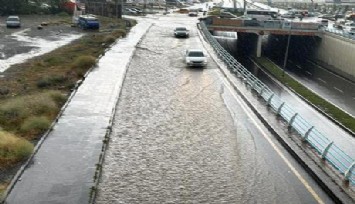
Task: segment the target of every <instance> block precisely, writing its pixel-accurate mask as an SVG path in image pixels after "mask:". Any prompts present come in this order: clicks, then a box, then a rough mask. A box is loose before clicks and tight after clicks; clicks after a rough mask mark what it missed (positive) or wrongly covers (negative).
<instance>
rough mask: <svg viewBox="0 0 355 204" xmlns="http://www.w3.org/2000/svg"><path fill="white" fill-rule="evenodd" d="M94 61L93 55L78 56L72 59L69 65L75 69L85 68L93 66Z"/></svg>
mask: <svg viewBox="0 0 355 204" xmlns="http://www.w3.org/2000/svg"><path fill="white" fill-rule="evenodd" d="M95 63H96V59H95V57H93V56H80V57H78V58H76V59H75V60H74V62H73V63H72V66H71V67H73V68H75V69H80V70H83V69H85V70H86V69H89V68H91V67H92V66H94V65H95Z"/></svg>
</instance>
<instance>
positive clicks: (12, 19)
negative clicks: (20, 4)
mask: <svg viewBox="0 0 355 204" xmlns="http://www.w3.org/2000/svg"><path fill="white" fill-rule="evenodd" d="M7 20H8V21H18V20H19V19H18V18H8V19H7Z"/></svg>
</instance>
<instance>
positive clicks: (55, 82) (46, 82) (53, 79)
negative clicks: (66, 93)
mask: <svg viewBox="0 0 355 204" xmlns="http://www.w3.org/2000/svg"><path fill="white" fill-rule="evenodd" d="M67 80H68V79H67V78H66V77H65V76H58V75H54V76H49V77H44V78H41V79H40V80H38V81H37V87H38V88H47V87H51V86H59V85H61V84H63V83H64V82H66V81H67Z"/></svg>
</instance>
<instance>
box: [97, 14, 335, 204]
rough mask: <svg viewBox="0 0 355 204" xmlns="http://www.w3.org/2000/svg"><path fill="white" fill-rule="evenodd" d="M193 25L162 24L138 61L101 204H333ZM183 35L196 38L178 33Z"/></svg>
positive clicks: (182, 18)
mask: <svg viewBox="0 0 355 204" xmlns="http://www.w3.org/2000/svg"><path fill="white" fill-rule="evenodd" d="M196 22H197V19H196V18H193V17H187V16H186V15H179V14H170V15H169V16H166V17H161V18H160V19H159V20H158V19H157V20H156V22H155V23H154V25H153V26H152V27H151V28H150V30H149V32H148V33H147V34H146V35H145V37H144V38H143V40H142V41H141V43H140V44H139V45H138V46H137V51H136V52H135V55H134V56H133V58H132V61H131V63H130V66H129V68H128V71H127V74H126V78H125V81H124V85H123V88H122V92H121V95H120V99H119V102H118V104H117V106H116V113H115V119H114V125H113V128H112V129H113V130H112V134H111V139H110V142H109V147H108V149H107V152H106V157H105V162H104V164H103V174H102V178H101V181H100V184H99V188H98V196H97V199H96V203H98V204H104V203H105V204H106V203H332V201H331V200H330V199H329V198H328V196H327V195H326V194H325V193H324V192H323V191H322V190H321V189H320V188H319V187H318V186H317V185H316V184H315V183H314V181H313V180H312V179H311V178H310V177H309V176H308V175H307V173H306V172H304V171H303V170H302V168H300V166H299V165H298V164H297V163H296V162H295V161H294V160H293V159H292V157H291V156H290V155H288V153H287V152H285V150H284V149H283V148H282V147H281V146H280V145H279V144H278V143H277V141H276V140H275V139H274V138H273V136H272V135H271V134H270V133H268V132H267V130H266V129H265V127H263V126H262V125H261V123H260V122H259V121H258V120H257V119H256V117H255V116H254V115H253V113H252V112H251V111H250V110H249V109H248V107H247V106H246V105H245V104H244V103H243V101H242V100H241V99H240V98H239V96H238V95H237V94H236V93H235V92H234V91H233V89H232V88H231V87H230V86H229V84H228V83H227V81H226V80H225V78H224V77H223V75H222V74H221V73H220V71H219V69H218V67H217V64H216V63H215V62H214V61H213V60H212V59H211V58H210V57H209V64H208V66H207V67H206V68H205V69H199V68H187V67H186V65H185V64H184V61H183V57H184V52H185V50H186V49H188V48H203V46H202V44H201V41H200V40H201V39H200V37H199V35H198V31H197V28H196ZM177 26H187V27H189V29H190V38H188V39H177V38H174V37H173V30H174V28H175V27H177Z"/></svg>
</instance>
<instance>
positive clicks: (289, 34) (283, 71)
mask: <svg viewBox="0 0 355 204" xmlns="http://www.w3.org/2000/svg"><path fill="white" fill-rule="evenodd" d="M290 40H291V28H290V31H289V33H288V38H287V45H286V53H285V59H284V65H283V67H282V76H283V77H284V76H285V70H286V65H287V58H288V49H289V47H290Z"/></svg>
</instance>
